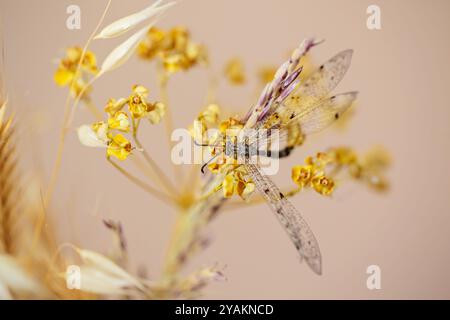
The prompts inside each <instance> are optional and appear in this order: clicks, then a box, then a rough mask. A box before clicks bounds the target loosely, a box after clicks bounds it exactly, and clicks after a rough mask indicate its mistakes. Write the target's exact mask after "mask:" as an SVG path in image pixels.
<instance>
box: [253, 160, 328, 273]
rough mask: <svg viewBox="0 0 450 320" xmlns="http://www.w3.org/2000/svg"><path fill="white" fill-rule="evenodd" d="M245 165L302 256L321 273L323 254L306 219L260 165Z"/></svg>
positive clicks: (315, 270) (314, 269) (312, 267)
mask: <svg viewBox="0 0 450 320" xmlns="http://www.w3.org/2000/svg"><path fill="white" fill-rule="evenodd" d="M244 166H245V168H246V171H247V173H248V175H249V176H250V178H251V179H252V180H253V182H254V183H255V185H256V188H257V189H258V191H259V192H260V193H261V195H262V196H263V197H264V199H265V200H266V201H267V203H268V204H269V205H270V207H271V209H272V210H273V212H274V213H275V215H276V216H277V218H278V220H279V221H280V223H281V225H282V226H283V227H284V228H285V230H286V232H287V234H288V235H289V237H290V238H291V241H292V242H293V244H294V246H295V247H296V249H297V250H298V252H299V254H300V256H301V257H302V258H303V259H305V261H306V263H307V264H308V265H309V267H310V268H311V269H312V270H313V271H314V272H315V273H316V274H318V275H321V274H322V256H321V254H320V249H319V244H318V242H317V240H316V238H315V237H314V234H313V232H312V231H311V229H310V227H309V226H308V224H307V223H306V221H305V220H304V219H303V218H302V216H301V215H300V213H299V212H298V211H297V209H296V208H295V207H294V205H293V204H292V203H291V202H290V201H288V200H287V199H286V197H285V196H284V195H283V194H282V193H281V191H280V190H279V189H278V187H277V186H276V185H275V184H274V183H273V182H272V180H271V179H270V178H269V177H267V176H266V175H265V174H264V172H262V169H261V168H260V167H259V166H258V165H255V164H245V165H244Z"/></svg>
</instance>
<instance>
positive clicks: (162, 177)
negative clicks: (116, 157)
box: [133, 119, 178, 194]
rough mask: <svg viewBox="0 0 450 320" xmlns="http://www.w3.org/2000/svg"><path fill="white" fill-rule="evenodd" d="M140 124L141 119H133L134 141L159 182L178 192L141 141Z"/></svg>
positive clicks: (168, 189) (169, 189) (173, 192)
mask: <svg viewBox="0 0 450 320" xmlns="http://www.w3.org/2000/svg"><path fill="white" fill-rule="evenodd" d="M139 124H140V119H139V120H138V121H137V122H135V120H134V119H133V140H134V143H135V144H136V146H137V147H138V148H139V149H140V151H141V152H142V155H143V156H144V158H145V160H146V161H147V163H148V165H149V166H150V168H151V169H152V170H153V172H154V173H155V174H156V175H157V177H158V180H159V182H160V183H161V184H163V185H164V187H165V188H166V190H167V191H168V192H169V193H172V194H178V192H177V189H176V188H175V186H174V185H173V184H172V183H171V182H170V180H169V178H168V177H167V176H166V175H165V174H164V172H163V171H162V170H161V169H160V168H159V166H158V164H157V163H156V162H155V161H154V160H153V159H152V157H150V155H149V154H148V152H147V151H146V150H145V148H144V147H143V146H142V144H141V142H140V141H139V138H138V136H137V131H138V128H139Z"/></svg>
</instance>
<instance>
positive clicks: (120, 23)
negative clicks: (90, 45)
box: [94, 0, 176, 39]
mask: <svg viewBox="0 0 450 320" xmlns="http://www.w3.org/2000/svg"><path fill="white" fill-rule="evenodd" d="M161 2H162V0H158V1H156V2H155V3H153V4H152V5H150V6H149V7H147V8H145V9H143V10H141V11H139V12H136V13H134V14H131V15H129V16H126V17H124V18H121V19H119V20H116V21H114V22H113V23H111V24H109V25H108V26H106V27H105V28H103V30H102V31H101V32H100V33H99V34H98V35H97V36H96V37H95V38H94V39H108V38H114V37H118V36H120V35H122V34H124V33H125V32H127V31H128V30H130V29H132V28H134V27H135V26H137V25H138V24H140V23H141V22H143V21H145V20H147V19H150V18H151V17H154V16H155V15H157V14H161V13H163V12H164V11H165V10H167V9H168V8H170V7H171V6H173V5H174V4H175V3H176V2H175V1H173V2H169V3H167V4H164V5H162V6H159V5H160V4H161Z"/></svg>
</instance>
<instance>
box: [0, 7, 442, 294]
mask: <svg viewBox="0 0 450 320" xmlns="http://www.w3.org/2000/svg"><path fill="white" fill-rule="evenodd" d="M0 3H1V6H0V10H1V19H2V25H3V37H4V42H5V47H6V66H5V68H6V75H7V87H8V92H9V97H10V101H11V104H12V105H13V106H15V107H16V108H17V113H18V118H19V122H20V123H21V124H22V126H21V127H20V139H21V140H20V142H21V146H22V151H23V152H26V159H25V160H24V167H25V168H27V169H30V168H34V169H39V170H43V172H44V176H45V177H46V178H47V179H48V176H49V172H50V168H51V165H52V163H53V159H54V155H55V151H56V144H57V133H58V130H59V127H60V123H61V120H62V114H63V106H64V101H65V96H66V90H61V89H58V88H56V87H55V85H54V83H53V79H52V74H53V72H54V70H55V67H56V66H55V64H54V62H53V61H54V60H55V59H56V58H58V57H59V56H61V55H62V54H63V52H64V48H65V47H67V46H71V45H74V44H82V43H84V41H85V40H86V39H87V37H88V35H89V33H90V32H91V30H93V28H94V26H95V24H96V22H97V19H98V18H99V16H100V14H101V12H102V10H103V7H104V5H105V4H106V1H79V0H73V1H52V0H46V1H24V0H14V1H12V0H1V1H0ZM148 3H149V1H144V0H142V1H113V5H112V7H111V10H110V12H109V13H108V16H107V18H106V22H110V21H113V20H114V19H117V18H118V17H121V16H124V15H126V14H128V13H131V12H134V11H136V10H138V9H140V8H143V7H144V6H145V5H147V4H148ZM373 3H376V4H378V5H379V6H380V7H381V10H382V30H380V31H369V30H368V29H367V28H366V17H367V14H366V8H367V6H368V5H370V4H373ZM69 4H78V5H80V7H81V10H82V29H81V30H79V31H70V30H67V29H66V28H65V19H66V17H67V15H66V14H65V10H66V7H67V6H68V5H69ZM449 13H450V2H449V1H444V0H443V1H438V0H433V1H356V0H352V1H350V0H340V1H331V0H329V1H323V0H320V1H299V0H298V1H294V0H292V1H288V0H283V1H275V0H273V1H260V0H251V1H238V0H227V1H225V0H224V1H222V0H220V1H219V0H214V1H212V0H209V1H207V0H186V1H183V2H182V3H180V4H179V5H178V6H177V7H175V8H174V9H173V10H171V11H170V12H169V13H168V14H167V15H166V17H165V18H164V19H163V21H162V22H161V24H160V25H161V26H162V27H171V26H174V25H186V26H187V27H188V28H189V29H190V30H191V32H192V35H193V38H194V39H195V40H197V41H199V42H203V43H204V44H206V45H207V47H208V48H209V51H210V55H211V60H212V63H213V67H214V69H215V70H219V71H220V70H221V68H222V66H223V63H224V62H225V61H226V60H227V59H228V58H230V57H233V56H239V57H241V58H242V59H243V61H244V63H245V65H246V69H247V71H248V72H247V74H248V76H249V77H250V78H252V79H253V78H254V77H253V75H254V74H255V73H256V71H257V70H258V67H259V66H261V65H263V64H267V63H268V64H279V63H280V62H281V61H283V59H284V58H285V57H286V54H287V52H288V51H289V50H290V49H292V48H294V47H295V46H296V45H297V44H298V43H299V42H300V41H301V39H303V38H304V37H306V36H310V35H316V36H318V37H320V38H325V39H326V40H327V41H326V42H325V43H324V44H323V45H321V46H319V47H317V48H316V49H314V51H313V54H314V61H315V62H316V63H320V62H322V61H324V60H325V59H327V58H329V57H331V56H332V55H334V54H335V53H336V52H338V51H340V50H342V49H346V48H353V49H354V50H355V53H354V58H353V64H352V67H351V68H350V70H349V73H348V74H347V76H346V78H345V79H344V81H343V82H342V83H341V84H340V86H339V88H338V90H337V91H347V90H359V91H360V96H359V102H358V106H357V109H356V115H355V117H354V119H353V121H352V122H351V125H350V127H349V129H348V130H347V131H346V132H345V133H339V132H338V131H336V130H333V129H330V130H328V131H326V132H325V133H323V134H321V135H320V136H317V137H316V138H314V139H311V140H310V141H309V142H308V143H307V144H306V145H305V147H304V148H303V149H300V150H297V151H296V153H295V154H294V156H292V157H290V158H289V159H288V160H286V161H285V162H283V163H282V164H283V167H284V169H283V170H281V172H280V173H279V175H278V176H277V177H276V178H275V180H276V181H277V182H278V183H279V184H280V185H288V184H289V183H290V181H289V168H290V167H291V166H292V165H294V164H297V163H301V162H302V161H303V158H304V157H305V156H306V155H309V154H311V153H313V152H315V151H319V150H323V149H325V148H327V147H329V146H335V145H350V146H353V147H355V148H356V149H357V150H361V151H364V150H366V149H367V148H369V147H370V146H371V145H374V144H382V145H384V146H386V147H387V148H388V149H389V150H390V151H391V153H392V156H393V159H394V163H393V166H392V168H391V170H390V171H389V173H388V176H389V179H390V180H391V182H392V189H391V191H390V192H389V193H388V194H387V195H379V194H376V193H373V192H371V191H369V190H367V189H366V188H361V187H360V186H359V185H356V184H353V183H345V184H344V185H343V186H342V187H341V188H339V189H338V191H337V192H336V194H335V195H334V197H333V198H332V199H331V200H329V199H325V198H323V197H320V196H318V195H317V194H315V193H305V194H302V195H299V196H297V197H296V198H294V200H293V202H294V203H295V205H296V206H297V207H298V208H299V209H300V210H301V212H302V213H303V215H304V216H305V217H306V218H307V220H308V221H309V222H310V225H311V226H312V228H313V230H314V232H315V234H316V236H317V237H318V239H319V241H320V244H321V249H322V253H323V262H324V275H323V276H322V277H317V276H315V275H314V274H313V273H312V272H311V271H310V270H308V268H307V267H306V266H305V265H300V264H299V262H298V258H297V255H296V254H295V250H293V248H292V246H291V244H290V243H289V241H288V239H287V237H286V236H285V234H284V232H283V230H282V229H281V228H280V226H279V225H278V223H277V222H276V219H275V218H274V217H273V215H272V214H271V212H270V210H269V208H268V207H266V206H264V205H260V206H255V207H247V208H245V209H242V210H236V211H227V212H224V213H223V214H222V215H221V216H220V217H219V218H218V219H217V220H215V221H214V223H213V224H212V225H211V227H210V230H209V232H210V233H211V235H212V236H213V238H214V242H213V244H212V245H211V247H209V248H208V249H207V251H206V252H204V253H202V254H201V255H200V256H199V257H198V258H197V259H195V260H194V261H193V262H192V264H191V265H190V267H189V268H190V269H192V268H195V267H197V266H199V265H206V264H210V263H214V262H220V263H222V264H226V265H227V269H226V274H227V277H228V281H227V282H225V283H219V284H215V285H213V286H210V287H209V288H208V289H206V291H205V296H204V297H205V298H288V299H304V298H353V299H359V298H369V299H379V298H388V299H390V298H450V275H449V266H450V250H449V249H450V247H449V240H450V235H449V227H450V216H449V213H450V212H449V209H450V206H449V201H450V200H449V192H448V190H449V187H450V186H449V181H450V170H449V163H450V150H449V142H448V138H449V134H450V126H449V117H450V111H449V110H450V109H449V105H448V98H447V96H448V88H449V85H450V78H449V77H450V76H449V74H450V64H449V62H448V58H449V55H450V43H449V37H448V30H450V14H449ZM118 41H120V40H111V41H105V42H102V41H99V42H95V43H94V44H93V45H92V49H93V50H94V51H95V52H96V53H97V55H98V57H99V59H100V60H101V59H103V58H104V57H105V55H106V54H107V53H108V51H109V50H111V48H112V47H113V46H114V45H115V44H117V43H118ZM153 79H154V68H153V66H150V65H148V64H146V63H144V62H142V61H138V60H137V59H135V58H133V59H132V61H130V62H129V63H128V64H127V65H126V66H125V67H122V68H121V69H119V70H117V71H116V72H114V73H111V74H110V75H108V76H105V78H103V79H102V80H100V81H99V82H98V83H97V85H96V88H95V92H94V95H93V97H94V101H95V102H96V103H97V104H98V105H103V104H104V102H105V101H106V100H107V99H108V98H109V97H119V96H126V95H128V93H129V90H130V86H131V85H132V84H134V83H142V84H145V85H146V86H148V87H150V88H155V81H154V80H153ZM206 84H207V73H206V72H205V71H204V70H202V69H201V68H197V69H195V70H193V71H190V72H188V73H186V74H180V75H177V76H176V77H175V78H174V79H173V81H172V83H171V85H170V100H171V108H172V110H173V112H174V114H175V115H176V119H175V123H176V126H177V127H181V126H187V125H188V124H189V122H190V121H191V119H193V117H194V116H195V115H196V114H197V112H198V110H199V108H200V107H202V106H203V103H204V94H205V92H206ZM255 85H256V81H255V80H251V81H250V82H249V83H248V85H247V86H245V87H242V88H231V87H229V86H227V85H223V86H221V88H220V94H219V102H220V103H222V104H223V105H225V106H228V107H229V108H230V109H232V110H235V111H236V112H240V113H244V112H245V111H246V110H247V108H248V107H249V106H250V104H251V103H252V102H254V91H255ZM155 90H156V89H154V90H153V91H152V94H153V97H154V98H156V97H157V92H156V91H155ZM89 121H90V117H89V115H88V113H87V112H85V111H83V110H82V111H80V112H79V113H78V115H77V118H76V121H75V124H76V125H79V124H81V123H84V122H89ZM162 134H163V129H162V127H161V128H157V127H152V128H150V129H148V130H146V131H145V135H147V137H146V138H145V140H146V146H147V148H148V149H149V150H150V152H151V153H152V154H153V155H154V157H155V158H156V159H157V160H158V161H159V162H160V163H164V165H163V166H164V167H165V168H167V170H169V168H170V164H169V161H170V158H169V156H168V148H167V146H166V144H165V143H164V144H162V143H161V141H163V139H162ZM54 208H55V212H57V214H54V217H55V219H57V221H58V225H59V226H60V232H59V238H60V240H61V241H71V242H75V243H78V244H80V245H82V246H84V247H87V248H90V249H95V250H101V251H104V252H105V251H106V250H107V249H108V248H109V244H110V235H109V233H108V231H107V230H106V229H105V228H103V227H102V224H101V219H102V218H113V219H118V220H121V221H122V223H123V225H124V227H125V232H126V235H127V240H128V244H129V250H130V255H131V262H132V265H133V268H134V269H135V268H136V267H137V266H140V265H145V266H146V267H147V269H148V272H149V274H150V276H152V277H157V276H158V274H159V272H160V268H161V261H162V258H163V256H164V250H165V248H166V245H167V240H168V237H169V230H170V227H171V224H172V223H173V221H174V212H173V211H172V209H170V208H169V207H167V206H165V205H163V204H161V203H160V202H158V201H157V200H155V199H152V198H149V197H148V196H147V195H146V194H145V193H144V192H141V191H140V190H137V189H136V188H135V187H134V186H133V185H131V184H130V183H129V182H128V181H126V180H124V179H123V178H122V177H120V176H119V175H118V174H117V173H116V172H115V171H113V170H112V169H111V168H110V167H109V166H108V165H107V164H106V163H105V161H104V159H103V157H102V155H101V152H100V151H99V150H95V149H89V148H85V147H82V146H80V144H79V143H78V141H77V139H76V136H75V134H74V133H73V132H72V134H71V135H70V137H69V139H68V141H67V149H66V153H65V156H64V163H63V167H62V174H61V179H60V180H59V184H58V190H57V193H56V200H55V201H54ZM371 264H377V265H379V266H380V267H381V270H382V289H381V290H378V291H377V290H374V291H370V290H368V289H367V288H366V277H367V275H366V273H365V271H366V268H367V266H368V265H371Z"/></svg>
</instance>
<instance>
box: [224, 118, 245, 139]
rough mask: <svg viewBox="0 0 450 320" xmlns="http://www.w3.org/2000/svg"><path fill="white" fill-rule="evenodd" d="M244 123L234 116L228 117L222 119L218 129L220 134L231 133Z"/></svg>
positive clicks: (238, 129)
mask: <svg viewBox="0 0 450 320" xmlns="http://www.w3.org/2000/svg"><path fill="white" fill-rule="evenodd" d="M243 127H244V125H243V124H242V123H241V122H240V121H239V120H238V119H236V118H229V119H228V120H225V121H222V123H221V124H220V125H219V130H220V132H221V133H222V134H225V133H226V134H228V135H232V134H233V133H238V132H239V131H240V130H241V129H242V128H243Z"/></svg>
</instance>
